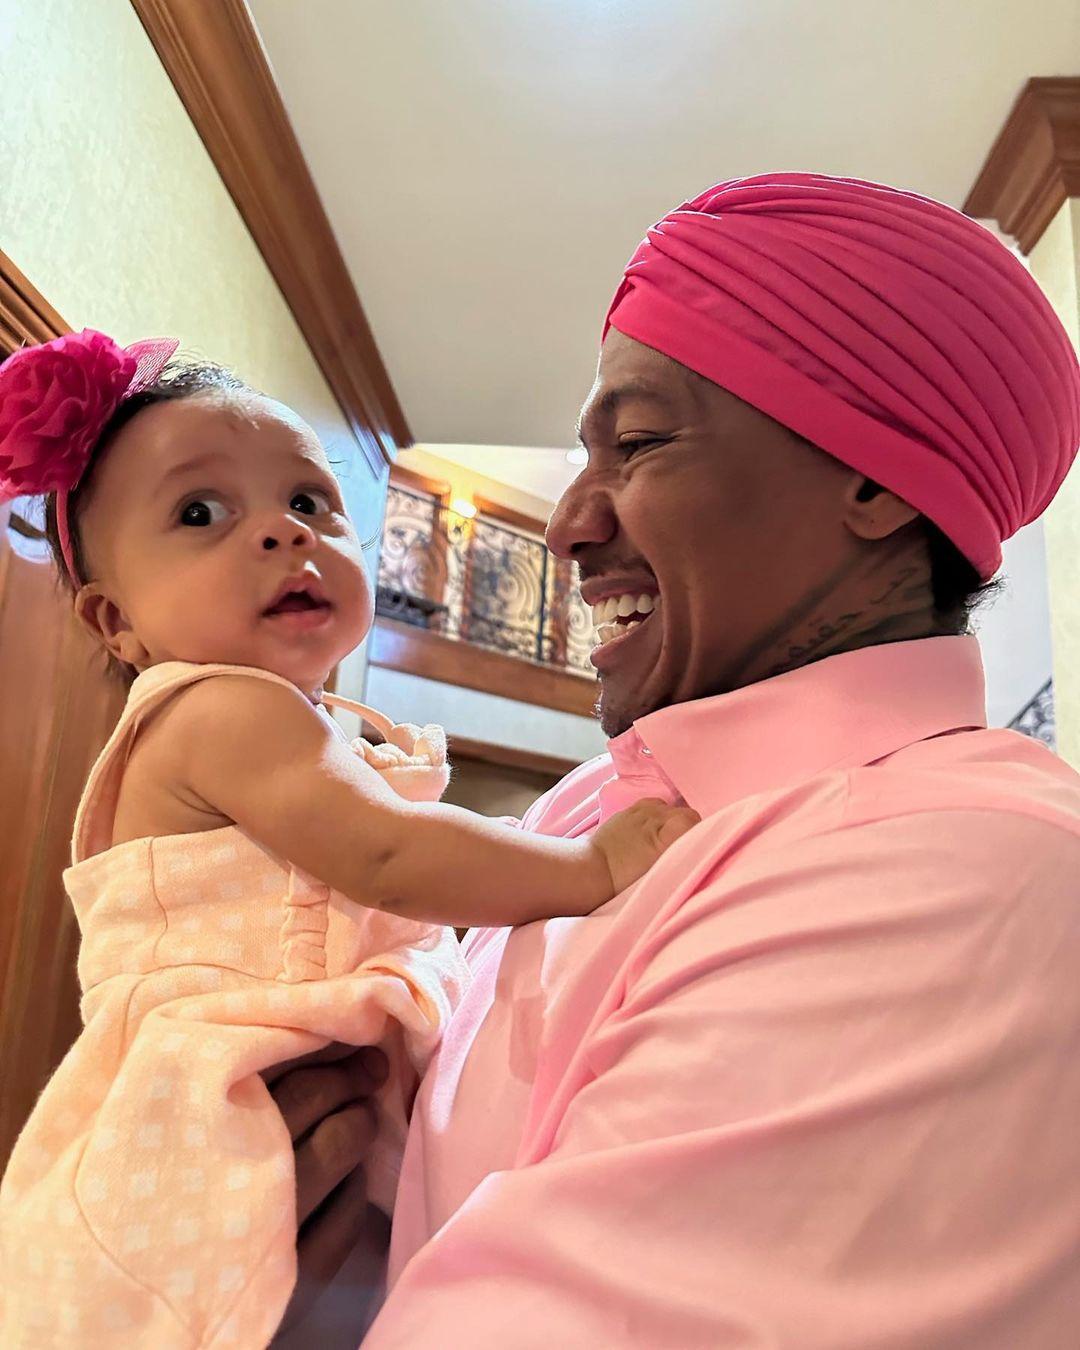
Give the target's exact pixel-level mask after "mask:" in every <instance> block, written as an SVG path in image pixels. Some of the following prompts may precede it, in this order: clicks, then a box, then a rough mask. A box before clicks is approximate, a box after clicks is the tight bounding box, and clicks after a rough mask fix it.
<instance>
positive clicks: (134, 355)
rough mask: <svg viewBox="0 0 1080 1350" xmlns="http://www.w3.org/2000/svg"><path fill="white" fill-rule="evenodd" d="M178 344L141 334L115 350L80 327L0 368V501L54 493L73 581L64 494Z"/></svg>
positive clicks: (27, 350) (58, 525)
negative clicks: (103, 435)
mask: <svg viewBox="0 0 1080 1350" xmlns="http://www.w3.org/2000/svg"><path fill="white" fill-rule="evenodd" d="M178 346H179V343H178V342H177V341H176V340H175V339H174V338H146V339H145V340H143V341H142V342H136V343H135V344H134V345H133V346H131V347H120V346H118V345H117V343H115V342H114V341H113V340H112V338H110V337H106V335H105V334H104V333H98V332H95V331H94V330H93V329H92V328H84V329H83V331H82V332H81V333H65V334H64V336H63V337H58V338H54V339H53V340H52V341H51V342H43V343H41V345H40V346H37V347H23V348H22V349H20V350H19V351H17V352H15V353H14V354H13V355H12V356H10V357H8V359H7V360H6V361H5V362H4V364H3V365H2V366H0V501H9V500H10V499H11V498H13V497H22V496H27V495H31V494H37V493H46V492H55V493H56V532H57V534H58V535H59V537H60V549H61V552H62V553H63V555H64V565H65V567H66V568H67V570H68V575H69V576H70V577H71V579H72V581H73V582H74V584H75V585H76V586H78V585H79V584H80V578H79V576H78V574H77V572H76V568H75V552H74V549H73V547H72V543H71V529H70V526H69V522H68V498H69V497H70V495H71V492H72V491H73V489H74V488H76V487H77V486H78V484H79V480H80V479H81V478H82V476H83V474H84V473H85V472H86V470H87V468H88V467H89V464H90V460H91V458H92V456H93V453H94V449H95V447H96V445H97V443H98V441H99V439H100V437H101V433H102V432H103V431H104V429H105V427H106V425H107V424H108V422H109V419H110V418H111V417H112V415H113V413H115V412H116V410H117V408H119V406H120V404H121V403H123V402H124V400H125V399H129V398H133V397H134V396H135V395H136V394H141V393H142V392H143V390H145V389H147V388H148V387H149V386H150V385H152V384H153V383H154V382H155V381H156V380H157V379H158V378H159V377H160V375H161V372H162V371H163V370H164V368H165V366H166V364H167V363H168V362H169V360H170V359H171V358H172V356H173V354H174V353H175V351H176V349H177V347H178Z"/></svg>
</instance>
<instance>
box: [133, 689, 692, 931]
mask: <svg viewBox="0 0 1080 1350" xmlns="http://www.w3.org/2000/svg"><path fill="white" fill-rule="evenodd" d="M162 718H163V719H167V726H162V727H161V728H159V733H160V732H165V733H166V734H167V740H168V743H169V745H170V747H172V749H171V751H170V761H171V763H170V768H169V772H170V776H171V777H173V778H174V779H175V782H174V784H173V785H171V786H174V789H175V790H176V791H177V792H178V793H179V794H180V795H181V796H183V797H184V798H185V799H186V800H188V801H189V802H190V801H191V800H192V798H194V799H195V804H199V805H205V806H206V807H207V808H209V809H211V810H212V811H216V812H220V813H221V814H222V815H224V816H226V817H228V818H229V819H231V820H234V821H235V822H236V824H237V825H239V826H240V827H241V828H242V829H243V830H245V831H246V832H247V833H248V834H249V835H251V837H252V838H254V839H256V840H258V841H259V842H260V843H262V844H264V845H265V846H266V847H267V848H269V849H271V850H273V852H275V853H277V854H278V855H279V856H281V857H284V858H287V859H288V860H289V861H290V862H292V863H294V864H295V865H296V866H297V867H300V868H302V869H303V870H304V871H306V872H309V873H311V875H312V876H316V877H318V878H319V879H320V880H321V881H323V882H325V883H326V884H327V885H328V886H331V887H333V888H334V889H335V890H338V891H341V892H343V893H344V894H345V895H348V896H350V897H351V898H352V899H354V900H356V901H358V902H359V903H361V904H364V905H367V906H369V907H370V908H373V909H382V910H389V911H391V912H393V913H395V914H401V915H404V916H406V917H408V918H415V919H422V920H427V921H429V922H433V923H444V924H453V925H455V926H457V927H463V926H466V925H469V926H480V925H504V924H520V923H528V922H530V921H532V920H534V919H540V918H548V917H550V916H552V915H555V914H586V913H588V912H590V911H591V910H593V909H595V908H596V907H597V906H598V905H601V904H603V903H604V902H605V901H606V900H609V899H611V897H612V896H613V895H616V894H618V892H619V891H621V890H623V889H625V887H627V886H629V885H630V884H631V883H632V882H634V881H636V880H637V879H638V877H640V876H642V875H643V874H644V873H645V872H647V871H648V869H649V867H651V865H652V864H653V862H655V860H656V859H657V858H658V857H659V856H660V854H661V853H662V852H663V851H664V849H665V848H667V847H668V846H669V845H670V844H672V843H673V842H674V841H675V839H677V838H678V837H679V836H680V835H682V834H684V833H685V832H686V830H688V829H689V828H690V827H691V826H692V825H693V824H694V823H695V822H696V820H697V817H696V816H695V815H694V813H693V812H691V811H688V810H686V809H685V808H671V807H667V806H665V805H663V804H662V803H660V802H648V801H646V802H639V803H638V804H637V806H635V807H633V808H631V810H630V811H628V812H624V813H622V814H621V815H620V816H617V817H615V818H614V819H613V820H612V821H609V822H608V823H607V824H606V825H605V826H604V827H602V829H600V830H598V831H597V832H596V834H595V835H594V836H593V837H592V838H591V839H587V840H586V839H581V840H564V839H549V838H545V837H544V836H541V835H534V834H527V833H523V832H520V831H517V830H510V829H507V828H506V826H505V825H502V824H499V823H497V822H495V821H491V820H487V819H485V818H484V817H483V816H478V815H474V814H473V813H472V812H470V811H464V810H461V809H459V808H457V807H453V806H443V805H439V804H434V803H410V802H407V801H404V800H403V799H402V798H400V797H399V796H398V795H397V794H396V793H395V792H393V791H392V790H391V789H390V788H389V787H388V786H387V785H386V784H385V783H384V782H383V781H382V779H381V778H380V777H379V776H378V774H377V773H375V772H374V771H373V770H372V769H371V768H370V767H369V766H367V765H366V764H364V763H363V762H362V761H360V760H359V759H358V758H357V757H356V756H355V755H354V754H353V753H352V752H351V751H350V750H349V749H348V748H347V747H346V746H344V745H342V744H340V743H339V742H338V741H336V740H335V739H334V737H333V736H332V735H331V734H330V733H329V731H328V730H327V728H326V727H325V725H324V724H323V722H322V719H321V718H320V717H319V716H318V714H317V713H316V712H315V710H314V709H313V708H312V706H311V705H310V703H308V701H307V700H306V699H305V698H304V697H303V695H302V694H300V693H299V691H296V692H294V691H292V690H290V689H287V688H285V687H284V686H282V685H277V684H271V683H269V682H268V681H266V680H260V679H257V678H250V679H249V678H245V677H242V676H237V675H229V676H222V677H217V678H210V679H206V680H203V681H201V682H200V683H199V684H197V685H193V686H192V687H191V688H189V689H187V690H185V691H184V692H183V693H182V694H181V695H180V696H179V697H178V698H177V699H175V700H174V702H173V703H172V704H171V705H170V706H169V707H168V708H167V709H166V710H164V712H163V713H162ZM157 739H158V741H159V744H160V741H161V739H162V738H161V735H160V734H159V736H158V738H157Z"/></svg>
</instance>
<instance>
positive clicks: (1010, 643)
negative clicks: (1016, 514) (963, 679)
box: [974, 520, 1052, 727]
mask: <svg viewBox="0 0 1080 1350" xmlns="http://www.w3.org/2000/svg"><path fill="white" fill-rule="evenodd" d="M1002 554H1003V557H1004V561H1003V564H1002V575H1003V576H1004V578H1005V583H1006V584H1005V589H1004V591H1003V592H1002V593H1001V594H1000V595H999V596H998V597H997V598H996V599H995V600H994V601H993V602H992V603H991V604H990V605H988V607H987V608H986V609H983V610H979V611H977V612H976V615H975V620H974V626H975V629H976V631H977V632H978V635H979V643H980V645H981V646H982V651H983V661H984V663H985V665H986V704H987V714H988V718H989V722H990V725H991V726H992V727H1002V726H1008V724H1009V723H1010V722H1011V721H1012V720H1013V718H1014V717H1015V716H1016V715H1017V713H1018V712H1020V710H1021V709H1022V708H1023V707H1024V706H1025V705H1026V704H1027V703H1028V702H1030V700H1031V699H1032V698H1033V697H1034V696H1035V695H1036V694H1037V693H1038V691H1039V690H1040V689H1041V688H1042V686H1043V685H1044V684H1045V683H1046V681H1047V680H1048V679H1049V678H1050V670H1051V665H1052V650H1051V640H1050V595H1049V589H1048V586H1047V578H1046V541H1045V537H1044V531H1043V523H1042V521H1041V520H1037V521H1035V522H1034V524H1032V525H1028V526H1027V527H1026V528H1025V529H1023V530H1021V531H1020V533H1019V534H1018V535H1016V536H1014V538H1012V539H1009V540H1006V542H1005V545H1004V547H1003V549H1002Z"/></svg>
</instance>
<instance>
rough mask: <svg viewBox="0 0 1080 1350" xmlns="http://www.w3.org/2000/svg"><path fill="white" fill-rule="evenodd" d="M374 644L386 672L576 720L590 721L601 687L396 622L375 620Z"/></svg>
mask: <svg viewBox="0 0 1080 1350" xmlns="http://www.w3.org/2000/svg"><path fill="white" fill-rule="evenodd" d="M370 643H371V645H370V648H369V657H368V659H369V661H370V663H371V664H372V665H373V666H381V667H382V668H383V669H385V670H401V671H404V672H405V673H406V674H409V675H420V676H422V677H423V678H424V679H426V680H437V681H438V682H439V683H440V684H453V685H457V686H458V687H459V688H462V689H476V690H478V691H479V692H480V693H483V694H495V695H497V696H498V697H500V698H512V699H515V700H517V701H518V702H519V703H535V704H538V705H539V706H540V707H544V708H554V709H555V710H556V711H557V712H568V713H575V714H576V715H577V716H578V717H591V716H592V715H593V713H594V711H595V708H596V699H597V692H598V691H597V684H596V681H595V680H591V679H588V678H587V677H586V676H583V675H571V674H569V673H568V672H566V671H562V670H555V669H553V668H552V667H550V666H541V665H539V664H537V663H535V662H532V661H522V660H520V659H519V658H517V657H514V656H504V655H503V653H502V652H491V651H487V650H485V648H483V647H474V646H472V645H471V644H470V643H468V642H457V641H455V640H454V639H453V638H447V637H443V636H442V635H441V634H440V633H429V632H427V631H426V630H425V629H423V628H415V627H413V626H412V625H411V624H407V623H399V622H398V621H397V620H395V619H376V620H375V627H374V628H373V629H372V633H371V639H370Z"/></svg>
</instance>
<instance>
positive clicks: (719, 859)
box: [365, 638, 1080, 1350]
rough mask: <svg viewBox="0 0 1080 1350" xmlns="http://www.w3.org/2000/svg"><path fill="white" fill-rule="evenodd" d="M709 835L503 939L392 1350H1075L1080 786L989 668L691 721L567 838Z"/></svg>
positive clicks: (828, 668)
mask: <svg viewBox="0 0 1080 1350" xmlns="http://www.w3.org/2000/svg"><path fill="white" fill-rule="evenodd" d="M643 795H649V796H660V797H666V798H667V799H668V800H673V799H675V798H676V796H682V797H683V798H684V799H685V800H686V801H687V802H688V803H689V804H690V805H691V806H692V807H694V808H695V809H696V810H697V811H699V812H700V814H701V816H702V817H703V819H702V823H701V824H700V825H699V826H698V827H697V828H696V829H694V830H693V831H692V832H691V834H689V835H688V836H686V837H685V838H684V839H682V840H681V841H680V842H679V843H678V844H677V845H676V846H675V847H674V848H672V849H671V850H670V851H669V852H668V853H667V854H666V855H665V856H664V857H663V858H662V859H661V860H660V862H659V863H658V864H657V865H656V866H655V867H654V868H653V870H652V871H651V872H650V873H649V875H648V876H647V877H646V878H645V879H644V880H643V881H641V882H639V883H638V884H637V885H636V886H635V887H633V888H632V889H631V890H629V891H627V892H626V893H624V894H623V895H621V896H619V897H618V898H617V899H615V900H614V901H612V902H611V903H610V904H608V905H606V906H604V907H603V908H602V909H600V910H597V911H596V912H595V913H594V914H592V915H590V916H589V917H587V918H566V919H553V920H550V921H549V922H546V923H535V924H530V925H528V926H526V927H523V928H517V929H513V930H504V929H499V930H487V931H484V932H480V933H478V934H475V935H473V936H472V939H471V943H470V952H469V959H470V964H471V965H472V968H473V971H474V977H475V983H474V984H473V986H472V989H471V991H470V992H469V994H468V995H467V996H466V998H465V1000H464V1002H463V1004H462V1005H461V1007H460V1009H459V1011H458V1012H457V1014H456V1015H455V1017H454V1019H453V1021H452V1022H451V1025H450V1028H449V1031H448V1033H447V1035H446V1037H445V1040H444V1042H443V1045H442V1048H441V1050H440V1052H439V1054H438V1057H437V1058H436V1060H435V1062H434V1064H433V1065H432V1067H431V1069H430V1071H429V1073H428V1075H427V1078H426V1080H425V1082H424V1085H423V1087H422V1089H421V1093H420V1095H419V1097H418V1100H417V1104H416V1109H415V1114H414V1117H413V1124H412V1130H411V1134H410V1139H409V1146H408V1151H407V1154H406V1159H405V1165H404V1171H403V1174H402V1181H401V1188H400V1192H399V1199H398V1207H397V1212H396V1214H395V1219H394V1235H393V1249H392V1259H391V1280H392V1287H391V1292H390V1295H389V1298H388V1301H387V1303H386V1305H385V1307H384V1309H383V1311H382V1313H381V1314H380V1316H379V1318H378V1320H377V1321H376V1323H375V1326H374V1328H373V1329H372V1331H371V1333H370V1334H369V1338H368V1339H367V1340H366V1341H365V1350H390V1347H409V1350H428V1348H429V1347H430V1348H431V1350H457V1347H462V1350H464V1347H471V1350H531V1348H532V1347H536V1348H537V1350H567V1348H568V1347H573V1348H575V1350H576V1347H582V1348H584V1347H589V1348H590V1350H592V1348H593V1347H596V1348H603V1350H611V1348H612V1347H624V1346H640V1347H647V1350H697V1348H698V1347H700V1348H701V1350H706V1348H707V1350H724V1348H725V1347H732V1348H734V1347H738V1348H739V1350H750V1348H751V1347H754V1348H755V1350H758V1348H760V1350H765V1348H766V1347H768V1348H769V1350H788V1348H789V1347H790V1348H792V1350H1075V1348H1076V1347H1077V1346H1078V1345H1080V779H1078V777H1077V775H1076V774H1075V773H1074V772H1073V771H1072V770H1071V769H1070V768H1068V767H1067V766H1066V765H1065V764H1064V763H1063V762H1062V761H1061V760H1059V759H1057V758H1056V757H1055V756H1054V755H1052V754H1051V753H1050V752H1049V751H1048V750H1046V749H1045V748H1044V747H1042V746H1041V745H1039V744H1037V743H1035V742H1033V741H1030V740H1027V739H1025V738H1023V737H1021V736H1018V735H1016V734H1014V733H1011V732H1007V731H990V730H986V729H984V702H983V677H982V669H981V664H980V660H979V654H978V647H977V645H976V643H975V641H974V639H972V638H936V639H929V640H924V641H919V642H907V643H898V644H894V645H890V646H881V647H872V648H869V649H867V650H863V651H856V652H851V653H846V654H844V655H841V656H835V657H831V658H829V659H828V660H825V661H821V662H819V663H817V664H815V665H810V666H807V667H805V668H804V669H801V670H797V671H794V672H791V673H789V674H786V675H781V676H779V677H777V678H775V679H772V680H768V681H766V682H764V683H762V684H757V685H753V686H751V687H749V688H746V689H741V690H738V691H737V692H735V693H732V694H726V695H723V696H721V697H717V698H710V699H703V700H701V701H699V702H695V703H687V704H680V705H678V706H675V707H670V708H665V709H663V710H661V711H660V712H656V713H653V714H651V715H650V716H648V717H646V718H644V719H643V720H642V721H640V722H639V723H638V724H637V725H636V726H635V727H634V728H633V730H631V731H629V732H627V733H626V734H625V735H624V736H622V737H620V738H619V739H618V740H617V741H615V742H613V743H612V745H611V754H610V757H608V756H604V757H602V758H601V759H598V760H594V761H593V762H591V763H590V764H587V765H585V766H583V767H582V768H581V769H579V770H578V771H576V772H575V773H573V774H571V775H570V776H569V777H568V778H567V779H566V780H564V782H563V783H561V784H560V785H559V786H558V787H557V788H555V789H554V791H553V792H551V793H549V794H548V795H547V796H546V797H545V798H543V799H542V800H541V801H540V802H538V803H537V804H536V806H535V807H533V808H532V810H531V811H530V813H529V815H528V816H527V817H526V820H525V822H524V824H525V827H526V828H529V829H533V830H537V831H540V832H542V833H547V834H561V835H576V834H581V833H583V832H584V831H587V830H589V829H591V828H592V827H593V826H594V825H595V824H596V823H597V822H598V821H599V820H601V819H603V818H604V817H605V816H606V815H608V814H609V813H610V812H612V811H614V810H616V809H618V808H619V807H621V806H624V805H626V804H627V803H629V802H631V801H633V800H634V799H635V798H637V797H640V796H643Z"/></svg>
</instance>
